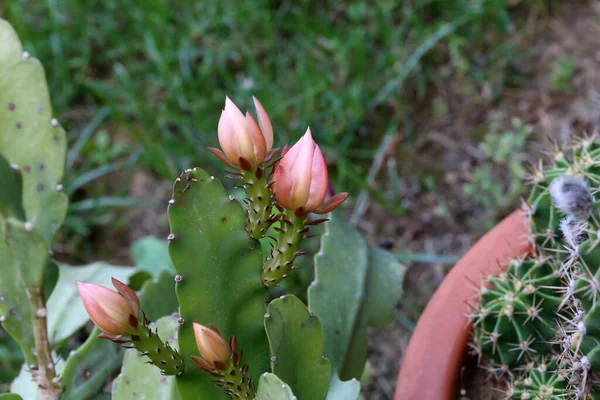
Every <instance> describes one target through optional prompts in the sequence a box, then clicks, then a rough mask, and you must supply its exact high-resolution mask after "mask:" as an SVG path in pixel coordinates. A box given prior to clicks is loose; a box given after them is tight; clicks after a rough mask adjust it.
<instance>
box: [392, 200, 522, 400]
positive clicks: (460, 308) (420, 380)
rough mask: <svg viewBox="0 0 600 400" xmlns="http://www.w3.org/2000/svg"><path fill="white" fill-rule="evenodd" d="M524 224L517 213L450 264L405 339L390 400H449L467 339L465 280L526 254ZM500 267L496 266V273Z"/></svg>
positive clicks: (467, 291)
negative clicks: (450, 266)
mask: <svg viewBox="0 0 600 400" xmlns="http://www.w3.org/2000/svg"><path fill="white" fill-rule="evenodd" d="M527 232H528V227H527V223H526V221H525V219H524V218H523V217H522V216H521V213H520V212H519V211H516V212H514V213H512V214H511V215H510V216H508V217H507V218H505V219H504V220H503V221H502V222H500V223H499V224H498V225H497V226H496V227H495V228H494V229H492V230H491V231H490V232H488V233H487V234H486V235H485V236H483V237H482V238H481V239H480V240H479V241H478V242H477V243H476V244H475V246H473V248H471V250H469V252H467V254H465V256H464V257H463V258H462V259H461V260H460V261H459V262H458V263H457V264H456V265H455V266H454V268H452V270H451V271H450V273H449V274H448V275H447V276H446V278H445V279H444V281H443V282H442V284H441V285H440V286H439V288H438V289H437V290H436V292H435V293H434V295H433V297H432V298H431V300H429V303H428V304H427V307H426V308H425V311H424V312H423V314H422V315H421V317H420V318H419V322H418V323H417V326H416V328H415V331H414V333H413V334H412V337H411V339H410V342H409V345H408V348H407V350H406V354H405V355H404V360H403V361H402V366H401V368H400V374H399V375H398V384H397V387H396V395H395V400H454V399H456V395H457V392H456V391H457V383H458V377H459V370H460V367H461V364H462V361H463V356H464V355H465V352H466V348H467V341H468V340H469V333H470V331H471V326H470V324H469V321H468V319H467V313H468V311H469V308H468V305H467V303H468V301H469V300H472V299H473V295H474V293H473V289H472V285H471V284H470V282H469V280H470V281H472V282H479V281H480V279H481V277H482V276H485V275H487V274H489V272H490V269H491V268H493V267H496V266H500V268H501V269H505V268H506V266H507V262H508V260H510V259H511V258H516V257H519V256H521V255H523V254H526V253H527V252H528V251H529V250H530V246H529V244H528V242H527V240H526V235H527ZM499 271H500V269H498V272H499Z"/></svg>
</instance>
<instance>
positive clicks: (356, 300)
mask: <svg viewBox="0 0 600 400" xmlns="http://www.w3.org/2000/svg"><path fill="white" fill-rule="evenodd" d="M330 218H331V220H330V221H329V222H328V223H327V224H326V226H325V233H324V234H323V235H322V237H321V251H320V252H319V253H318V254H317V255H316V256H315V280H314V282H313V283H312V284H311V285H310V287H309V289H308V308H309V309H310V310H311V311H312V312H313V313H315V315H316V316H317V317H318V318H319V321H321V326H322V328H323V337H324V341H325V356H326V357H327V358H329V359H330V360H331V365H332V367H333V370H334V371H335V373H336V374H339V373H340V372H341V370H342V368H343V366H344V363H345V361H346V357H347V351H348V347H349V346H350V342H351V341H352V333H353V331H354V327H355V325H356V322H357V319H358V314H359V312H360V307H361V303H362V300H363V296H364V293H365V279H366V277H367V270H368V260H369V258H368V257H369V249H368V246H367V243H366V242H365V240H364V239H363V237H362V235H361V234H360V233H359V232H357V231H356V230H354V229H352V227H350V226H349V225H348V224H347V223H346V222H345V221H343V220H342V216H341V215H340V214H338V213H333V214H330Z"/></svg>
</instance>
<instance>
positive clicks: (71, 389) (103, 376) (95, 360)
mask: <svg viewBox="0 0 600 400" xmlns="http://www.w3.org/2000/svg"><path fill="white" fill-rule="evenodd" d="M99 334H100V331H99V330H98V329H94V330H93V331H92V333H91V334H90V336H89V337H88V338H87V340H86V341H85V343H83V344H82V345H81V346H80V347H79V348H78V349H77V350H75V351H74V352H71V354H70V355H69V358H67V361H66V362H65V366H64V369H63V371H62V374H61V378H60V381H61V383H62V385H63V387H64V388H65V391H64V393H63V394H62V395H61V397H60V399H61V400H81V399H88V398H91V396H93V395H95V394H96V393H98V392H99V391H100V390H101V389H102V388H103V387H104V386H105V385H106V382H107V380H108V379H109V376H110V374H112V373H113V372H114V371H115V370H116V369H118V368H119V366H120V365H121V362H122V360H123V354H124V352H125V351H124V350H123V349H122V348H121V346H119V345H117V344H115V343H113V342H111V341H109V340H106V339H98V337H97V336H98V335H99Z"/></svg>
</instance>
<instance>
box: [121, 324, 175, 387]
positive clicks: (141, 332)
mask: <svg viewBox="0 0 600 400" xmlns="http://www.w3.org/2000/svg"><path fill="white" fill-rule="evenodd" d="M145 322H146V323H143V324H139V326H138V328H137V329H136V330H135V331H134V333H133V334H132V335H131V339H130V340H131V343H132V344H133V345H134V346H135V348H136V349H138V350H139V351H140V352H142V354H143V355H145V356H146V357H148V358H149V359H150V361H149V362H148V363H149V364H153V365H155V366H156V367H157V368H158V369H160V370H161V371H162V374H163V375H181V374H182V373H183V372H184V371H185V365H184V363H183V359H182V358H181V355H180V354H179V353H178V352H177V350H175V349H173V348H172V347H171V346H169V342H163V341H162V340H161V339H160V337H159V336H158V332H157V330H154V331H152V329H151V328H150V327H149V326H148V323H147V321H145Z"/></svg>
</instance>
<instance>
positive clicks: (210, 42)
mask: <svg viewBox="0 0 600 400" xmlns="http://www.w3.org/2000/svg"><path fill="white" fill-rule="evenodd" d="M533 2H536V0H523V1H521V2H517V3H520V4H521V5H527V4H531V3H533ZM509 3H514V2H511V1H509V0H475V1H474V0H413V1H400V2H399V1H395V0H394V1H392V0H381V1H377V2H366V1H350V0H347V1H334V0H319V1H317V0H302V1H292V0H278V1H275V0H269V1H267V0H249V1H216V0H207V1H185V0H184V1H179V2H174V1H168V0H147V1H138V0H105V1H101V2H93V3H90V2H83V1H80V0H60V1H58V0H46V1H42V0H12V1H9V2H2V4H1V5H0V16H2V17H3V18H5V19H7V20H8V21H9V22H10V23H11V24H13V26H14V27H15V29H16V30H17V32H18V34H19V35H20V37H21V38H22V40H23V42H24V45H25V48H26V49H27V51H29V52H30V53H31V54H33V55H34V56H36V57H38V58H40V60H41V61H42V62H43V63H44V65H45V66H46V69H47V76H48V80H49V84H50V88H51V94H52V99H53V103H54V107H55V110H56V112H57V113H58V114H59V116H60V119H61V122H63V124H64V125H65V126H66V128H67V129H68V131H69V132H70V139H71V140H70V141H71V144H72V146H76V147H77V149H76V150H77V151H75V152H74V155H73V157H71V158H70V162H69V167H70V172H69V175H68V177H67V181H68V182H67V183H69V184H71V185H73V186H72V187H71V188H70V189H68V190H70V192H71V194H72V200H75V201H77V200H85V199H86V198H88V197H99V196H102V193H103V191H104V186H103V184H102V183H98V182H99V181H98V178H101V177H103V176H105V175H106V174H108V173H111V172H113V171H114V170H116V169H119V168H122V167H127V166H129V167H133V166H136V167H139V166H141V167H144V168H147V169H150V170H152V171H153V172H154V173H156V174H158V175H159V176H161V177H163V178H166V179H169V180H172V179H174V178H175V177H176V176H177V175H178V173H179V172H180V170H182V169H183V168H187V167H190V166H194V165H206V163H207V162H209V163H211V165H213V168H217V167H216V164H215V160H213V159H212V158H211V157H209V155H208V152H206V151H205V148H206V147H207V146H215V145H217V136H216V128H217V122H218V119H219V115H220V110H221V108H222V107H223V104H224V98H225V96H226V95H229V96H231V97H232V99H233V100H234V101H235V102H236V103H237V104H238V105H239V106H240V108H242V109H246V108H251V94H255V95H256V96H257V97H258V98H259V99H260V100H261V101H262V103H263V104H264V106H265V108H266V109H267V111H268V112H269V114H270V116H271V119H272V121H273V124H274V127H275V129H276V144H277V145H279V146H282V145H284V144H285V143H290V142H292V141H295V140H296V139H298V138H299V137H300V135H302V134H303V133H304V132H305V130H306V127H307V126H308V125H310V126H311V128H312V131H313V134H314V135H315V137H316V140H317V141H318V143H319V144H320V145H321V147H322V148H323V150H324V153H325V155H326V158H327V160H328V162H329V163H330V165H332V166H333V168H332V174H331V177H332V179H333V180H334V183H335V185H336V188H338V189H343V190H346V191H351V192H353V193H357V192H358V191H359V190H362V191H363V193H368V194H370V195H371V197H372V198H373V199H374V200H375V201H377V202H379V203H381V204H382V205H383V206H385V207H386V208H387V209H388V210H389V211H390V212H392V213H393V214H396V215H401V214H402V207H401V206H399V205H398V203H399V201H397V199H395V200H394V201H390V200H388V199H386V198H385V196H383V195H382V194H381V193H378V192H377V191H376V190H373V189H372V188H371V186H370V184H369V180H368V171H369V167H370V165H371V161H372V159H373V158H374V157H375V155H376V154H377V151H378V149H379V151H380V150H381V149H380V147H379V146H380V144H381V143H383V141H384V139H385V138H384V136H385V135H386V134H389V132H390V131H391V130H395V129H398V130H404V131H405V132H407V135H408V145H409V146H410V145H411V143H412V142H414V140H415V138H414V134H413V133H412V126H413V125H414V121H413V120H412V114H411V111H412V104H413V102H414V101H415V100H419V99H421V98H423V97H425V96H426V95H427V94H428V93H429V92H431V90H432V87H433V83H434V82H437V83H440V82H443V81H444V80H446V79H449V78H448V77H442V76H440V74H439V67H440V65H450V67H451V69H452V74H453V75H456V76H460V78H461V79H468V80H471V81H472V82H473V84H474V85H479V86H482V85H490V86H491V87H492V89H493V91H492V92H493V93H494V94H495V95H497V94H498V93H499V92H500V91H501V89H502V87H503V85H505V84H506V82H507V79H508V78H510V77H507V75H506V70H507V67H506V66H507V64H508V57H511V55H510V52H511V51H512V47H513V46H512V45H511V44H510V42H507V41H505V39H506V38H507V37H508V36H510V35H512V34H514V32H515V30H516V27H515V23H514V22H513V17H512V15H511V13H510V12H511V11H512V10H513V9H511V8H510V6H509ZM452 77H453V76H451V77H450V78H451V79H452ZM392 133H393V132H392ZM123 137H125V139H126V142H128V143H130V144H129V145H127V146H123V145H118V144H117V143H119V141H120V140H121V139H123ZM132 154H134V155H136V156H135V157H133V158H132V156H131V155H132ZM82 175H83V177H82ZM123 186H125V185H123ZM65 187H66V188H69V185H65ZM124 193H125V192H124V191H122V193H117V194H116V195H117V196H122V195H123V194H124ZM110 195H111V196H112V194H110ZM108 200H110V199H108ZM117 203H118V204H119V205H125V204H124V203H123V204H121V203H119V201H114V199H113V201H106V202H104V203H103V204H105V205H110V204H117ZM393 203H395V204H393ZM94 204H98V203H93V204H90V203H84V205H83V206H82V207H80V208H83V209H86V207H93V206H94ZM86 217H87V216H86ZM99 218H100V219H102V218H103V214H102V213H100V214H99ZM85 220H86V218H85V217H81V218H80V219H79V220H77V219H76V220H71V221H74V222H73V224H72V225H73V227H75V228H76V229H77V231H78V232H80V233H85V231H86V226H85V225H86V222H85ZM90 221H93V219H90Z"/></svg>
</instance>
